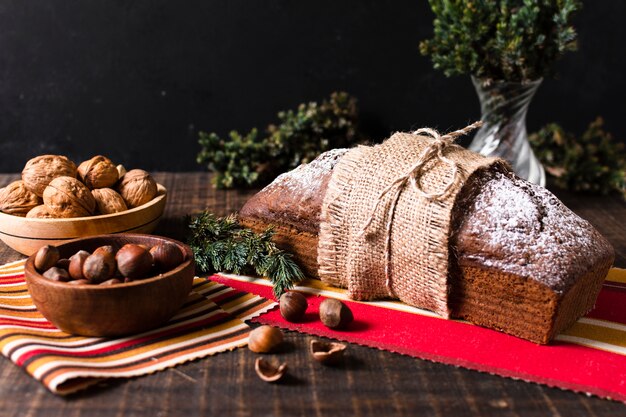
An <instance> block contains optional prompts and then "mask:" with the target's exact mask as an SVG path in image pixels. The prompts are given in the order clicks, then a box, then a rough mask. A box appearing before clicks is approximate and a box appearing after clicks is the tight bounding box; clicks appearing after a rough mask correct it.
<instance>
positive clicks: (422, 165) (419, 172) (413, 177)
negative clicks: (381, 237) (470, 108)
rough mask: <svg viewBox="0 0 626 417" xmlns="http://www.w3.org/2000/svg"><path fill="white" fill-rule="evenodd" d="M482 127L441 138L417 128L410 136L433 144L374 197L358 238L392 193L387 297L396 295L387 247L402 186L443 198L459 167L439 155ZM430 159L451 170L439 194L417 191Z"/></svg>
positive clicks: (420, 192)
mask: <svg viewBox="0 0 626 417" xmlns="http://www.w3.org/2000/svg"><path fill="white" fill-rule="evenodd" d="M482 124H483V122H482V121H477V122H475V123H472V124H471V125H469V126H467V127H464V128H463V129H460V130H455V131H454V132H450V133H447V134H445V135H443V136H441V135H440V134H439V132H437V131H436V130H435V129H430V128H427V127H426V128H421V129H418V130H416V131H414V132H412V133H413V134H414V135H422V134H426V135H428V136H430V137H432V138H433V139H434V141H433V143H431V144H430V145H428V146H427V147H426V148H424V150H423V151H422V153H420V155H419V156H418V158H417V160H416V161H415V163H414V164H413V165H412V166H411V167H410V168H409V169H408V170H407V172H406V174H404V175H401V176H399V177H398V178H396V179H395V180H393V181H392V182H391V184H389V186H388V187H387V188H385V189H383V190H382V191H381V193H380V194H379V195H378V200H377V201H376V204H375V205H374V208H373V209H372V211H371V212H370V215H369V217H368V220H367V222H366V223H365V224H364V225H363V227H362V228H361V232H360V233H359V236H363V235H364V234H365V233H366V232H367V229H368V228H369V227H370V225H371V224H372V222H373V221H374V216H375V214H376V211H377V210H378V207H379V206H380V205H381V203H382V201H383V199H384V197H385V196H386V195H387V194H388V193H391V192H393V196H392V200H391V206H390V207H389V213H388V214H387V221H386V223H385V246H384V251H385V286H386V287H387V291H388V292H389V295H390V296H392V297H394V298H396V295H395V293H394V291H393V289H392V288H391V277H390V275H389V265H390V263H391V245H390V243H391V226H392V224H393V217H394V214H395V211H396V205H397V204H398V200H399V199H400V194H401V193H402V190H403V189H404V187H405V186H406V183H407V182H408V183H410V184H411V186H412V187H413V189H414V190H415V192H416V193H417V194H418V195H420V196H422V197H424V198H426V199H428V200H436V199H439V198H442V197H444V196H445V195H447V194H448V192H449V191H450V190H451V189H452V187H454V185H455V184H456V183H457V181H458V178H459V175H458V174H459V167H458V166H457V164H456V162H454V161H453V160H451V159H449V158H447V157H445V156H444V155H443V151H444V150H445V149H446V148H447V147H448V146H450V145H452V144H453V143H454V142H455V141H456V139H457V138H459V137H460V136H464V135H466V134H468V133H469V132H471V131H472V130H474V129H477V128H479V127H480V126H482ZM433 160H435V161H440V162H441V163H444V164H446V165H448V166H449V167H450V169H451V174H450V179H449V180H448V182H447V183H446V184H444V185H443V187H442V188H441V189H440V190H439V191H433V192H426V191H424V190H423V189H422V188H421V185H420V179H421V178H422V176H424V174H425V173H426V172H427V171H428V169H426V168H427V167H428V165H429V162H430V161H433Z"/></svg>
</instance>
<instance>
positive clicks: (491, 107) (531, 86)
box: [469, 77, 546, 186]
mask: <svg viewBox="0 0 626 417" xmlns="http://www.w3.org/2000/svg"><path fill="white" fill-rule="evenodd" d="M541 81H542V79H539V80H536V81H531V82H524V83H520V82H506V81H492V82H484V80H481V79H479V78H477V77H472V82H473V83H474V87H475V88H476V93H477V94H478V98H479V100H480V109H481V120H482V121H483V126H482V127H481V128H480V129H479V130H478V132H476V135H475V136H474V140H473V141H472V143H471V144H470V146H469V149H470V150H472V151H475V152H478V153H480V154H482V155H485V156H497V157H500V158H503V159H505V160H507V161H508V162H509V163H510V164H511V166H512V167H513V171H515V173H516V174H517V175H519V176H520V177H522V178H524V179H527V180H528V181H531V182H534V183H535V184H539V185H542V186H545V183H546V175H545V172H544V170H543V166H542V165H541V163H540V162H539V160H538V159H537V157H536V156H535V154H534V153H533V150H532V148H531V147H530V143H529V142H528V133H527V132H526V113H527V112H528V105H529V104H530V101H531V100H532V98H533V96H534V95H535V92H536V91H537V88H539V85H540V84H541Z"/></svg>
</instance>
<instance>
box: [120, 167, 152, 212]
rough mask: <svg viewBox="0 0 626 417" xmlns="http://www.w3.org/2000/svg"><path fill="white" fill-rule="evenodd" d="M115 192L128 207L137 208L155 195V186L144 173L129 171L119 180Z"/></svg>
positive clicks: (140, 170)
mask: <svg viewBox="0 0 626 417" xmlns="http://www.w3.org/2000/svg"><path fill="white" fill-rule="evenodd" d="M117 191H118V192H119V193H120V195H121V196H122V198H123V199H124V201H126V205H127V206H128V207H130V208H133V207H139V206H141V205H143V204H146V203H147V202H148V201H150V200H152V199H153V198H154V197H155V196H156V195H157V184H156V181H154V179H152V177H151V176H150V174H149V173H147V172H146V171H144V170H142V169H131V170H130V171H128V172H127V173H126V174H125V175H124V177H123V178H122V179H121V180H120V184H119V185H118V189H117Z"/></svg>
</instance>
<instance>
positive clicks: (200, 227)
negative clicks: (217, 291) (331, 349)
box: [189, 211, 304, 299]
mask: <svg viewBox="0 0 626 417" xmlns="http://www.w3.org/2000/svg"><path fill="white" fill-rule="evenodd" d="M189 229H190V230H191V236H190V238H189V245H190V247H191V249H192V250H193V254H194V258H195V261H196V266H197V267H198V269H199V270H201V271H202V272H205V273H212V272H232V273H235V274H256V275H260V276H266V277H267V278H268V279H269V280H270V281H271V282H272V284H273V286H274V295H275V296H276V298H277V299H278V298H279V297H280V296H281V294H282V293H284V292H285V291H287V290H288V289H290V288H293V286H294V285H295V284H296V283H297V282H299V281H301V280H303V279H304V274H303V273H302V270H301V269H300V267H299V266H298V264H297V263H296V262H295V261H294V260H293V257H292V255H291V254H290V253H287V252H285V251H283V250H281V249H279V248H278V247H277V246H276V244H275V243H274V242H273V241H272V237H273V236H274V230H273V229H272V228H271V227H269V228H268V229H266V230H265V231H264V232H262V233H255V232H254V231H252V230H250V229H246V228H245V227H243V226H241V225H240V224H239V222H238V221H237V218H236V216H235V215H232V214H231V215H229V216H227V217H216V216H215V215H214V214H212V213H209V212H208V211H204V212H202V213H200V214H199V215H198V216H196V217H193V218H191V219H190V221H189Z"/></svg>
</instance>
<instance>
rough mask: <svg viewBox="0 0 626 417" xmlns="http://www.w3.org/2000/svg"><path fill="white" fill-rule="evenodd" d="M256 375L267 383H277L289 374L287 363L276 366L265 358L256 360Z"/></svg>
mask: <svg viewBox="0 0 626 417" xmlns="http://www.w3.org/2000/svg"><path fill="white" fill-rule="evenodd" d="M254 370H255V371H256V374H257V375H258V376H259V378H261V379H262V380H263V381H265V382H276V381H278V380H279V379H281V378H282V377H283V375H285V372H287V363H286V362H283V363H281V364H275V363H272V362H269V361H266V360H265V359H263V358H256V361H254Z"/></svg>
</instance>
